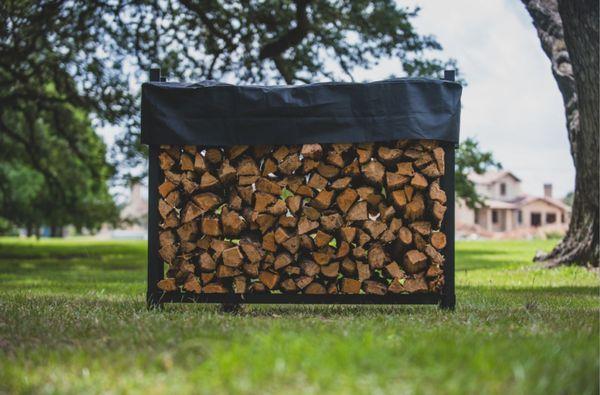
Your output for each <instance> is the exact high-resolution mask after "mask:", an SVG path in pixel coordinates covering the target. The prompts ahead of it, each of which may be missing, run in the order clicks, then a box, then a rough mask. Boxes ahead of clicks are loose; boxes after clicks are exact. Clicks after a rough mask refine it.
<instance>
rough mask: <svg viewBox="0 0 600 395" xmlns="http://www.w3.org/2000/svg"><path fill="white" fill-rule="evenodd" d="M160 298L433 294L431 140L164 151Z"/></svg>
mask: <svg viewBox="0 0 600 395" xmlns="http://www.w3.org/2000/svg"><path fill="white" fill-rule="evenodd" d="M158 160H159V165H160V168H161V169H162V176H163V177H162V179H163V182H162V184H161V185H160V186H159V188H158V193H159V195H160V199H159V204H158V210H159V213H160V230H159V244H160V250H159V254H160V256H161V258H162V259H163V260H164V262H165V264H166V265H168V268H167V272H166V278H165V279H164V280H161V281H160V282H159V284H158V287H159V288H160V289H162V290H163V291H187V292H195V293H200V292H203V293H257V292H267V293H274V292H284V293H305V294H335V293H344V294H358V293H363V292H364V293H368V294H376V295H384V294H386V293H388V292H390V293H415V292H439V291H440V290H441V287H442V285H443V282H444V277H443V267H444V256H443V255H442V251H443V249H444V247H445V245H446V236H445V234H444V233H442V232H441V231H440V225H441V222H442V220H443V218H444V214H445V212H446V193H445V192H444V190H443V189H442V188H441V185H440V178H441V176H442V175H443V174H444V172H445V171H446V170H448V171H452V169H446V168H445V162H444V150H443V148H442V147H440V146H439V145H438V143H437V142H435V141H430V140H421V141H413V140H411V141H408V140H399V141H395V142H387V143H374V144H305V145H302V146H286V145H282V146H233V147H227V148H220V147H197V146H183V147H180V146H161V151H160V154H159V157H158Z"/></svg>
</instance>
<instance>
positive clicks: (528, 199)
mask: <svg viewBox="0 0 600 395" xmlns="http://www.w3.org/2000/svg"><path fill="white" fill-rule="evenodd" d="M538 200H541V201H543V202H545V203H548V204H550V205H552V206H555V207H558V208H559V209H561V210H564V211H567V212H570V211H571V207H569V206H568V205H566V204H565V203H563V202H562V201H560V200H558V199H554V198H549V197H545V196H532V195H523V196H520V197H518V198H517V199H515V200H513V203H514V204H516V205H517V206H518V207H523V206H526V205H528V204H530V203H533V202H536V201H538Z"/></svg>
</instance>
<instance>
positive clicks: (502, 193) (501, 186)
mask: <svg viewBox="0 0 600 395" xmlns="http://www.w3.org/2000/svg"><path fill="white" fill-rule="evenodd" d="M500 195H501V196H506V184H505V183H501V184H500Z"/></svg>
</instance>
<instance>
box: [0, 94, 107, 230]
mask: <svg viewBox="0 0 600 395" xmlns="http://www.w3.org/2000/svg"><path fill="white" fill-rule="evenodd" d="M30 114H36V115H37V116H38V118H34V117H33V116H32V117H31V119H28V117H27V115H30ZM3 115H4V117H3V119H2V123H0V126H1V127H2V128H3V130H5V131H8V133H11V135H10V136H9V135H8V133H0V157H1V158H2V160H0V217H3V218H4V219H6V220H8V221H9V222H11V223H13V224H14V225H17V226H22V227H24V228H25V229H27V232H28V234H30V235H31V234H36V233H37V230H38V229H39V228H40V226H48V227H50V229H51V235H52V236H58V235H60V234H61V233H62V232H61V229H62V228H63V227H64V226H65V225H74V226H75V227H76V228H77V229H82V228H87V229H90V230H95V229H98V228H99V227H100V225H101V224H102V223H103V222H106V221H111V222H116V221H117V219H118V213H117V210H116V206H115V204H114V202H113V199H112V196H111V195H110V194H109V191H108V181H109V179H110V177H111V175H112V174H113V169H112V167H111V166H109V165H107V164H106V161H105V155H106V147H105V145H104V142H103V141H102V139H101V138H100V137H99V136H98V135H97V134H96V133H95V132H94V130H93V129H92V128H91V125H90V123H89V120H88V119H87V115H86V114H85V113H83V112H82V111H80V110H74V109H72V108H70V107H69V105H64V104H63V107H62V108H55V109H54V111H53V112H52V113H47V112H45V111H40V112H37V111H36V110H35V109H31V110H30V111H26V112H25V113H12V114H7V113H6V112H4V114H3ZM56 134H59V135H66V136H72V138H71V139H60V138H57V137H56Z"/></svg>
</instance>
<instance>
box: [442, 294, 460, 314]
mask: <svg viewBox="0 0 600 395" xmlns="http://www.w3.org/2000/svg"><path fill="white" fill-rule="evenodd" d="M438 307H439V308H440V309H442V310H449V311H454V308H455V307H456V295H454V294H451V295H444V296H443V297H442V300H441V301H440V304H439V305H438Z"/></svg>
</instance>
